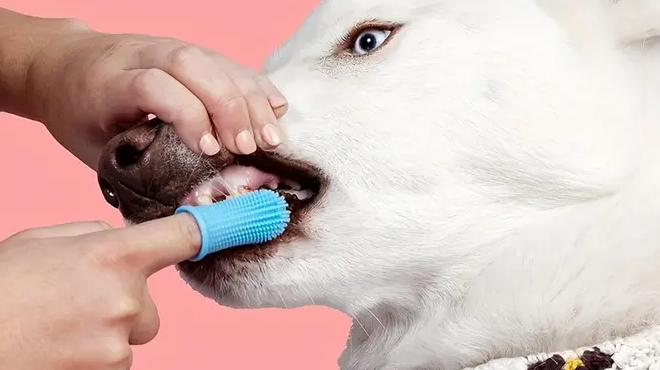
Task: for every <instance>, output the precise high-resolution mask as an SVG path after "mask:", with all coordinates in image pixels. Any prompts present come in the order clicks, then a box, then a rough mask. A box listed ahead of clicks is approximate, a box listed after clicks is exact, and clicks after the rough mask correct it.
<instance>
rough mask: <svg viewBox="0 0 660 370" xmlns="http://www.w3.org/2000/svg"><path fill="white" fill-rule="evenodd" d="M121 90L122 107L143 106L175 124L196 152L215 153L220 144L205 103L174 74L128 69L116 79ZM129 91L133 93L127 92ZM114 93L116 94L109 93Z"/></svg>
mask: <svg viewBox="0 0 660 370" xmlns="http://www.w3.org/2000/svg"><path fill="white" fill-rule="evenodd" d="M113 83H114V86H113V88H114V89H116V90H117V91H120V92H124V93H122V94H114V96H123V99H124V100H123V101H121V102H118V105H120V106H121V107H122V108H121V109H122V110H126V111H132V110H136V109H137V110H140V111H142V112H145V113H151V114H154V115H155V116H156V117H158V118H160V119H161V120H163V121H164V122H166V123H170V124H172V126H173V127H174V130H175V131H176V133H177V134H178V135H179V137H180V138H181V141H182V142H183V143H184V144H185V145H186V146H187V147H189V148H190V149H191V150H192V151H194V152H196V153H200V152H203V153H205V154H207V155H214V154H216V153H217V152H218V151H219V150H220V147H219V145H218V143H217V141H216V140H215V138H214V137H213V136H211V137H209V136H208V135H207V134H209V133H212V128H211V121H210V119H209V117H208V113H207V112H206V108H205V107H204V104H203V103H202V102H201V101H200V100H199V99H198V98H197V97H196V96H195V95H194V94H193V93H192V92H191V91H190V90H188V89H187V88H186V87H185V86H184V85H182V84H181V83H180V82H179V81H177V80H176V79H175V78H173V77H172V76H170V75H169V74H167V73H165V72H163V71H162V70H159V69H155V68H154V69H140V70H131V71H127V72H125V73H123V74H121V75H120V76H118V77H117V78H116V80H115V81H113ZM126 91H130V92H131V93H130V94H125V92H126ZM110 96H113V95H110Z"/></svg>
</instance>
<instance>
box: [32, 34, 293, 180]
mask: <svg viewBox="0 0 660 370" xmlns="http://www.w3.org/2000/svg"><path fill="white" fill-rule="evenodd" d="M28 77H29V81H31V84H30V85H29V86H28V88H29V91H31V92H32V96H33V97H35V99H36V100H37V101H39V102H41V104H40V106H39V107H37V108H36V110H37V113H36V117H37V119H39V120H40V121H42V122H44V123H45V124H46V127H47V128H48V129H49V131H50V132H51V134H52V135H53V136H54V137H55V138H56V139H57V140H58V141H59V142H60V143H61V144H62V145H63V146H64V147H66V148H67V149H68V150H69V151H71V152H72V153H73V154H74V155H75V156H77V157H78V158H79V159H81V160H82V161H83V162H85V163H86V164H87V165H88V166H90V167H92V168H93V169H96V165H97V163H96V162H97V160H98V157H99V155H100V153H101V151H102V148H103V146H104V145H105V144H106V143H107V141H108V140H109V139H111V138H112V137H113V136H115V135H116V134H118V133H119V132H121V131H122V130H123V129H125V128H126V126H127V125H132V124H135V123H138V122H140V121H142V120H144V119H145V118H146V116H147V115H148V114H153V115H155V116H157V117H158V118H160V119H161V120H163V121H164V122H167V123H171V124H172V125H173V126H174V129H175V131H176V132H177V134H178V135H179V136H180V138H181V140H182V141H183V142H184V143H185V144H186V146H188V147H189V148H190V149H191V150H193V151H195V152H196V153H205V154H207V155H213V154H216V153H217V152H218V151H219V149H220V146H219V143H218V140H217V138H219V141H220V143H221V144H222V145H224V146H226V147H227V148H228V149H229V150H230V151H232V152H234V153H236V154H250V153H252V152H254V151H255V150H256V148H257V146H258V147H261V148H263V149H271V148H273V147H276V146H278V145H279V144H280V143H281V141H282V139H283V138H282V133H281V131H280V130H279V128H278V127H277V126H276V123H277V119H278V118H280V117H281V116H282V115H283V114H285V113H286V110H287V101H286V99H285V98H284V96H282V94H281V93H280V92H279V91H278V90H277V88H276V87H275V86H274V85H273V84H272V83H271V82H270V81H269V80H268V79H267V78H266V77H264V76H262V75H260V74H258V73H255V72H252V71H250V70H248V69H247V68H245V67H242V66H240V65H238V64H236V63H233V62H232V61H230V60H228V59H226V58H224V57H223V56H221V55H219V54H217V53H215V52H212V51H210V50H206V49H204V48H201V47H198V46H194V45H190V44H187V43H185V42H183V41H180V40H175V39H171V38H165V37H152V36H146V35H133V34H122V35H114V34H103V33H98V32H93V31H89V30H86V29H85V30H81V29H75V30H72V31H71V32H68V33H62V34H61V35H60V36H58V37H56V38H54V40H51V42H49V43H48V44H47V45H46V46H44V47H43V48H42V49H41V50H40V51H39V52H38V53H37V54H36V56H35V57H34V58H33V61H32V65H31V68H30V71H29V76H28ZM214 133H215V134H214ZM216 134H217V135H216Z"/></svg>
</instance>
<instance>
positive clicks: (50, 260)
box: [0, 214, 201, 370]
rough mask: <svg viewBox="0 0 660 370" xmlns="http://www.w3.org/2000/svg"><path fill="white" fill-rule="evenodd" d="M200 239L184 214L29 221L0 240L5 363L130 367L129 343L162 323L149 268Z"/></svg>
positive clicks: (188, 250) (190, 250) (81, 369)
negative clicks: (40, 224) (115, 225)
mask: <svg viewBox="0 0 660 370" xmlns="http://www.w3.org/2000/svg"><path fill="white" fill-rule="evenodd" d="M154 236H157V237H154ZM200 243H201V239H200V236H199V230H198V229H197V225H196V223H195V221H194V219H193V218H192V217H190V216H189V215H185V214H181V215H175V216H170V217H167V218H163V219H159V220H155V221H150V222H146V223H143V224H140V225H136V226H129V227H126V228H122V229H111V228H110V227H109V226H108V225H106V224H104V223H97V222H87V223H85V222H83V223H73V224H65V225H59V226H53V227H44V228H37V229H30V230H27V231H23V232H21V233H18V234H16V235H14V236H12V237H10V238H9V239H7V240H5V241H3V242H0V271H2V273H1V274H0V291H1V292H2V304H1V305H0V327H1V328H2V335H1V336H0V364H2V368H3V369H15V370H23V369H25V370H27V369H48V370H97V369H99V370H100V369H103V370H127V369H129V368H130V365H131V362H132V352H131V347H130V345H140V344H144V343H147V342H149V341H151V340H152V339H153V338H154V337H155V336H156V333H157V332H158V328H159V318H158V313H157V310H156V306H155V305H154V302H153V301H152V299H151V297H150V295H149V291H148V288H147V278H148V277H149V276H150V275H152V274H153V273H155V272H157V271H159V270H161V269H163V268H165V267H167V266H170V265H173V264H175V263H178V262H180V261H183V260H186V259H188V258H190V257H192V256H194V255H195V254H196V253H197V252H198V249H199V245H200Z"/></svg>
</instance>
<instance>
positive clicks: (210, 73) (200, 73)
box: [140, 45, 256, 154]
mask: <svg viewBox="0 0 660 370" xmlns="http://www.w3.org/2000/svg"><path fill="white" fill-rule="evenodd" d="M140 59H141V64H142V66H152V67H154V68H159V69H161V70H163V71H165V72H166V73H168V74H169V75H171V76H172V77H173V78H175V79H176V80H178V81H179V82H180V83H182V84H183V85H185V86H186V88H187V89H188V90H190V91H191V92H192V93H193V94H195V95H196V96H197V97H198V98H199V99H200V101H201V102H202V104H203V105H204V106H205V107H206V110H207V112H208V115H209V116H210V117H211V121H212V122H213V124H214V126H215V129H216V130H215V131H216V132H217V134H218V136H219V137H220V140H221V141H222V144H224V145H225V146H226V147H227V149H229V150H230V151H232V152H234V153H237V154H250V153H253V152H254V151H255V150H256V143H255V141H254V135H253V133H252V128H251V125H250V116H249V112H248V107H247V103H246V101H245V97H244V95H243V94H242V93H241V91H240V90H239V89H238V87H236V85H235V83H234V81H233V79H232V77H231V76H230V75H229V74H228V73H227V72H226V71H225V68H224V67H223V65H222V64H221V63H218V61H217V60H216V57H214V56H213V55H212V54H211V53H210V52H208V51H205V50H204V49H202V48H199V47H196V46H193V45H185V46H176V47H168V46H166V45H160V46H159V47H157V48H155V47H154V48H150V49H149V51H145V52H144V53H142V56H141V58H140Z"/></svg>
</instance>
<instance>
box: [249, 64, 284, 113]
mask: <svg viewBox="0 0 660 370" xmlns="http://www.w3.org/2000/svg"><path fill="white" fill-rule="evenodd" d="M256 79H257V82H258V83H259V86H261V89H262V90H263V91H264V92H265V93H266V97H267V98H268V102H269V104H270V107H271V108H272V109H273V113H274V114H275V117H277V118H278V119H280V118H282V117H283V116H284V115H285V114H286V112H287V111H288V110H289V102H288V101H287V100H286V98H285V97H284V95H283V94H282V93H281V92H280V90H279V89H278V88H277V87H275V85H273V83H272V82H271V81H270V80H269V79H268V78H267V77H265V76H261V75H258V76H257V77H256Z"/></svg>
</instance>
